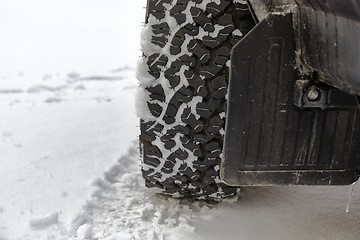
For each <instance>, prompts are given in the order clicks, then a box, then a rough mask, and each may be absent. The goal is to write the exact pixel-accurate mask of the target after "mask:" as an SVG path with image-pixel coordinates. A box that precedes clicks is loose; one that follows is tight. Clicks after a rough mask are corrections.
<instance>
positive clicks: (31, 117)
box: [0, 0, 360, 240]
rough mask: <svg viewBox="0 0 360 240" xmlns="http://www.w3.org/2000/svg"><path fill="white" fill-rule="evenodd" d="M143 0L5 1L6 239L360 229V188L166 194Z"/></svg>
mask: <svg viewBox="0 0 360 240" xmlns="http://www.w3.org/2000/svg"><path fill="white" fill-rule="evenodd" d="M143 6H145V1H125V0H107V1H99V0H54V1H48V0H33V1H26V0H3V1H0V31H1V34H2V35H1V38H0V52H1V54H0V110H1V111H0V114H1V115H0V116H1V118H0V164H1V166H0V239H1V240H23V239H25V240H26V239H30V240H33V239H34V240H42V239H54V240H58V239H61V240H68V239H74V240H75V239H76V240H85V239H107V240H111V239H112V240H128V239H145V240H146V239H165V240H169V239H170V240H177V239H195V240H196V239H199V240H212V239H214V240H215V239H216V240H217V239H225V240H232V239H241V240H255V239H256V240H265V239H268V240H288V239H293V240H300V239H302V240H303V239H305V240H306V239H309V240H310V239H320V240H322V239H324V240H325V239H326V240H335V239H346V240H347V239H359V238H360V227H359V226H360V186H359V184H357V185H355V186H354V191H353V194H352V198H351V205H350V211H349V212H348V213H346V211H345V210H346V204H347V202H348V195H349V192H350V187H349V186H345V187H268V188H262V187H258V188H244V189H242V192H241V193H240V195H239V196H237V197H236V198H234V199H229V200H226V201H224V202H223V203H220V204H215V205H214V204H207V203H204V202H189V201H184V200H182V201H180V200H175V199H169V198H167V197H165V196H161V195H157V194H155V193H153V192H152V191H151V190H149V189H146V188H145V187H144V185H143V180H142V178H141V173H140V171H139V161H140V156H139V153H138V143H137V141H136V140H137V135H138V131H139V129H138V119H137V118H136V116H135V110H134V105H135V100H134V99H135V92H136V87H137V85H138V84H137V81H136V77H135V73H134V68H135V62H136V61H137V59H138V58H139V56H140V55H141V53H140V52H139V48H140V46H139V43H140V31H141V21H143V19H144V10H143V8H142V7H143Z"/></svg>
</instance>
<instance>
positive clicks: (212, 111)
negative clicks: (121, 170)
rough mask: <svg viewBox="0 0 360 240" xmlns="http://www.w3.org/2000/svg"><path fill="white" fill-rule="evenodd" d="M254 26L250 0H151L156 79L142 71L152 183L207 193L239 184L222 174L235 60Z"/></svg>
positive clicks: (169, 190) (146, 171) (231, 190)
mask: <svg viewBox="0 0 360 240" xmlns="http://www.w3.org/2000/svg"><path fill="white" fill-rule="evenodd" d="M253 26H254V21H253V19H252V17H251V14H250V12H249V10H248V7H247V5H246V4H240V3H236V2H232V1H231V0H218V1H211V0H149V2H148V9H147V24H146V27H147V28H148V29H150V31H148V32H147V33H146V36H143V39H145V40H143V41H148V42H147V43H145V45H149V44H150V43H151V44H150V45H151V46H152V49H151V50H149V49H146V50H144V57H143V66H141V65H140V68H146V69H147V72H148V73H149V74H150V75H151V76H152V77H153V80H152V81H151V82H150V83H149V82H147V83H146V84H145V83H144V82H143V81H142V79H139V80H140V90H142V91H144V92H146V93H147V95H148V96H149V97H148V100H147V102H146V104H147V107H148V110H149V112H150V113H151V115H152V117H151V118H150V119H149V118H146V117H143V118H142V119H141V135H140V143H141V149H142V159H143V160H142V172H143V176H144V178H145V183H146V186H148V187H157V188H159V189H161V191H162V192H163V193H166V194H171V195H173V196H174V197H181V198H193V199H206V200H218V199H221V198H223V197H226V196H232V195H234V194H235V193H236V192H237V188H235V187H229V186H227V185H225V184H224V183H223V182H222V181H221V180H220V179H219V168H220V166H219V164H220V155H221V153H222V145H223V132H224V129H225V126H224V124H225V117H226V113H225V110H226V94H227V85H228V81H227V80H228V77H229V76H228V75H229V68H228V66H229V64H228V61H229V55H230V50H231V48H232V47H233V46H234V44H236V43H237V42H238V41H239V40H240V39H241V36H243V35H245V34H246V33H247V32H248V31H249V30H250V29H251V28H252V27H253ZM149 35H150V36H149ZM144 65H145V66H144ZM143 101H145V100H143ZM140 117H141V114H140Z"/></svg>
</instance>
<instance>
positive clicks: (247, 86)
mask: <svg viewBox="0 0 360 240" xmlns="http://www.w3.org/2000/svg"><path fill="white" fill-rule="evenodd" d="M297 80H299V75H298V71H297V70H296V68H295V39H294V30H293V24H292V14H291V13H289V14H286V15H273V14H270V15H269V16H268V17H267V18H266V19H264V20H263V21H262V22H260V23H259V24H258V25H257V26H256V27H255V28H254V29H253V30H252V31H250V32H249V33H248V35H247V36H245V37H244V38H243V39H242V40H241V41H240V42H239V43H238V44H237V45H236V46H235V47H234V48H233V50H232V57H231V74H230V82H229V95H228V111H227V122H226V131H225V143H224V155H223V162H222V167H221V176H222V179H223V180H224V181H225V182H226V183H227V184H229V185H237V186H246V185H253V186H254V185H259V186H265V185H292V184H301V185H346V184H351V183H353V182H355V181H356V180H357V179H358V171H357V170H358V169H359V163H360V117H359V116H360V114H359V109H358V106H357V105H356V104H349V105H347V106H342V105H341V104H340V106H337V105H336V104H334V107H331V106H329V105H327V104H328V102H326V101H327V99H330V95H329V96H327V95H326V96H322V97H321V99H322V100H324V99H325V100H324V101H325V102H323V103H322V104H323V105H322V107H316V104H313V105H311V104H310V106H309V107H306V106H305V105H306V104H304V106H302V105H301V101H302V100H300V107H299V106H296V105H295V104H294V97H296V96H298V93H297V94H295V92H296V91H299V86H297V84H296V83H297ZM300 81H302V80H300ZM300 85H301V84H300ZM302 86H303V87H304V88H303V90H304V91H305V92H306V91H310V90H309V87H307V86H306V84H305V85H302ZM329 92H330V91H329ZM329 92H321V91H320V92H318V93H319V94H329ZM309 97H310V100H316V98H318V97H319V96H316V94H315V95H314V94H312V93H311V94H309ZM353 99H356V98H355V97H353ZM329 101H330V100H329ZM295 102H296V99H295Z"/></svg>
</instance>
